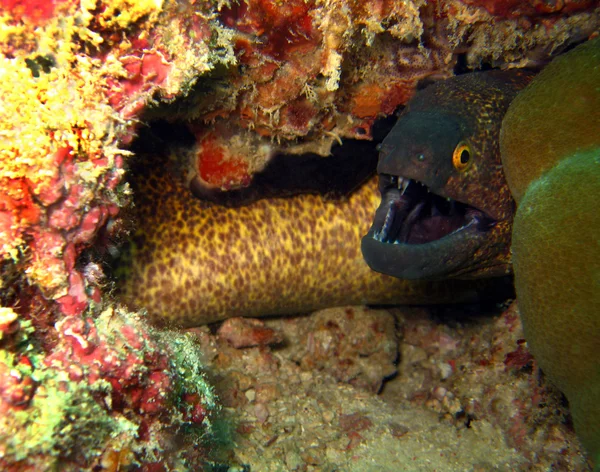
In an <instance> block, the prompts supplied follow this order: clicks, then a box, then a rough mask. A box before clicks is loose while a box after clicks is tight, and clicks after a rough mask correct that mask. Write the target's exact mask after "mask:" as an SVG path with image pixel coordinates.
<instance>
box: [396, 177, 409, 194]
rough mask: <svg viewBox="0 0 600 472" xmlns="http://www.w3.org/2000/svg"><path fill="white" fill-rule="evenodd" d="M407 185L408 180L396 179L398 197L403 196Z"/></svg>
mask: <svg viewBox="0 0 600 472" xmlns="http://www.w3.org/2000/svg"><path fill="white" fill-rule="evenodd" d="M409 183H410V179H400V178H399V179H398V188H399V189H400V190H401V191H400V196H402V195H404V192H406V189H407V188H408V184H409Z"/></svg>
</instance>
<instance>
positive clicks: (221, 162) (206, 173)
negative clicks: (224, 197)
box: [197, 133, 250, 189]
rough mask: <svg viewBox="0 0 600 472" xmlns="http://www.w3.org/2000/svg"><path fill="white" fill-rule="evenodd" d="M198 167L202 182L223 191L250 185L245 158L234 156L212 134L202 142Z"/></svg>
mask: <svg viewBox="0 0 600 472" xmlns="http://www.w3.org/2000/svg"><path fill="white" fill-rule="evenodd" d="M197 167H198V175H199V176H200V177H201V178H202V180H204V181H205V182H206V183H208V184H209V185H214V186H216V187H219V188H222V189H231V188H234V187H239V186H247V185H248V184H249V183H250V174H249V171H248V163H247V162H246V160H245V158H244V157H243V156H237V155H232V154H231V153H230V151H229V150H228V149H227V147H226V146H224V145H222V144H221V143H220V142H219V140H218V138H217V137H216V136H215V135H214V134H212V133H211V134H208V135H206V136H205V137H204V138H203V139H202V141H201V148H200V152H199V154H198V163H197Z"/></svg>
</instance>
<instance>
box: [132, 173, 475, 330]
mask: <svg viewBox="0 0 600 472" xmlns="http://www.w3.org/2000/svg"><path fill="white" fill-rule="evenodd" d="M146 172H147V175H139V176H138V179H137V181H136V182H134V191H135V194H136V202H135V209H134V211H135V218H136V220H137V229H136V232H135V234H134V236H133V238H132V242H131V244H130V245H129V248H128V249H127V250H126V254H125V255H124V257H123V259H122V262H121V266H122V268H124V273H125V276H124V277H123V282H122V284H121V291H122V297H123V299H124V300H125V301H126V302H127V303H129V304H131V305H134V306H137V307H143V308H146V309H147V310H148V313H149V315H150V316H151V317H152V318H153V319H154V320H155V321H157V322H159V323H171V324H175V325H179V326H196V325H201V324H205V323H210V322H214V321H218V320H222V319H226V318H229V317H233V316H263V315H272V314H293V313H300V312H309V311H312V310H316V309H320V308H324V307H328V306H339V305H348V304H400V303H404V304H409V303H446V302H458V301H465V300H474V299H475V298H476V297H477V290H476V288H477V285H476V284H473V283H470V282H465V281H449V282H425V281H405V280H399V279H396V278H394V277H389V276H386V275H382V274H378V273H375V272H373V271H371V270H370V269H369V267H368V266H367V264H366V263H365V262H364V261H363V258H362V255H361V252H360V238H361V236H362V235H363V234H364V232H365V231H366V230H367V229H368V228H369V225H370V223H371V217H372V215H373V213H374V211H375V209H376V208H377V205H378V204H379V196H378V194H377V182H376V179H375V178H372V179H371V180H370V181H369V182H367V183H366V184H364V185H363V186H362V187H360V188H359V189H358V190H357V191H355V192H354V193H352V194H351V195H350V196H348V197H345V198H341V199H337V200H331V199H326V198H324V197H322V196H319V195H312V194H307V195H297V196H293V197H287V198H269V199H262V200H258V201H256V202H254V203H251V204H250V205H247V206H242V207H239V208H227V207H224V206H220V205H216V204H214V203H209V202H206V201H202V200H200V199H197V198H195V197H193V196H192V195H191V194H190V193H189V191H188V189H187V188H185V187H184V185H183V184H182V183H181V182H180V180H179V179H177V178H176V177H174V176H172V175H171V174H170V173H168V172H165V171H163V170H161V169H158V168H157V169H152V168H151V167H150V166H147V168H146Z"/></svg>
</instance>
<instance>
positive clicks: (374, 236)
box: [361, 174, 496, 279]
mask: <svg viewBox="0 0 600 472" xmlns="http://www.w3.org/2000/svg"><path fill="white" fill-rule="evenodd" d="M379 190H380V192H381V204H380V205H379V208H378V209H377V211H376V213H375V218H374V221H373V225H372V226H371V229H370V231H369V233H368V234H367V235H366V236H364V237H363V239H362V245H361V247H362V252H363V256H364V259H365V261H366V262H367V264H368V265H369V266H370V267H371V268H372V269H373V270H375V271H377V272H382V273H384V274H388V275H392V276H394V277H398V278H406V279H421V278H441V277H448V276H460V275H461V274H463V273H465V272H468V270H469V267H470V266H472V264H473V260H474V259H473V258H474V255H475V253H476V252H477V250H478V249H479V248H480V247H481V245H482V244H484V242H485V241H486V239H487V237H488V234H489V230H490V229H491V228H492V227H494V225H495V224H496V221H495V220H494V219H493V218H491V217H489V216H488V215H486V214H485V213H484V212H483V211H482V210H479V209H477V208H475V207H473V206H471V205H468V204H466V203H463V202H459V201H456V200H453V199H451V198H447V197H443V196H441V195H437V194H435V193H433V192H431V191H430V190H429V189H428V188H427V187H426V186H425V185H423V184H422V183H420V182H418V181H416V180H412V179H408V178H403V177H399V176H395V175H390V174H380V175H379Z"/></svg>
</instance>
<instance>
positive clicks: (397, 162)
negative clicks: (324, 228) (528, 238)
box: [362, 71, 533, 279]
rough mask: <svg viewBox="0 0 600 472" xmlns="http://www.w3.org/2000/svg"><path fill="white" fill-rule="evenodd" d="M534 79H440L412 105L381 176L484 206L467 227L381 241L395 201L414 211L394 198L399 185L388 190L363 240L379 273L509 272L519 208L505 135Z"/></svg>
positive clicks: (504, 75) (511, 75)
mask: <svg viewBox="0 0 600 472" xmlns="http://www.w3.org/2000/svg"><path fill="white" fill-rule="evenodd" d="M532 77H533V74H532V73H530V72H526V71H506V72H504V71H490V72H477V73H471V74H465V75H461V76H456V77H453V78H451V79H448V80H444V81H440V82H436V83H435V84H433V85H431V86H429V87H427V88H426V89H424V90H422V91H420V92H418V93H417V94H416V95H415V97H414V98H413V99H412V100H411V101H410V102H409V104H408V106H407V107H406V109H405V110H404V112H403V114H402V115H401V116H400V118H399V119H398V122H397V123H396V125H395V126H394V128H393V129H392V131H391V132H390V133H389V134H388V136H387V137H386V138H385V139H384V141H383V143H382V145H381V152H380V157H379V164H378V172H379V174H380V175H383V176H393V177H394V178H397V177H399V178H401V179H405V180H408V179H410V180H411V181H416V182H419V183H421V184H423V185H424V186H425V187H427V189H428V190H429V192H431V193H433V194H435V195H438V196H441V197H443V198H445V199H451V200H454V201H456V202H460V203H463V204H467V205H468V206H469V207H470V208H472V209H473V210H477V214H478V217H477V218H478V219H477V220H469V219H468V218H465V220H464V221H462V222H460V223H454V225H455V226H456V227H458V226H460V225H463V227H462V228H460V229H456V230H454V231H452V232H451V233H449V234H446V235H444V236H442V237H432V238H431V240H427V241H425V242H424V243H419V244H415V243H413V242H411V241H407V240H405V239H403V238H402V237H400V238H396V237H394V234H397V233H393V234H391V235H390V236H385V237H383V238H382V237H381V234H382V232H381V230H382V227H383V225H384V222H386V221H387V217H386V215H388V214H389V213H388V211H389V209H390V206H393V205H396V209H395V210H394V208H392V210H393V211H394V212H395V213H394V218H397V216H396V215H403V214H404V213H403V212H408V211H409V210H405V208H406V205H407V204H405V203H404V201H403V200H402V199H401V198H400V197H399V196H398V195H396V196H394V192H398V188H397V187H394V186H393V185H392V186H389V187H386V188H383V189H382V193H383V194H382V197H383V199H382V205H381V207H380V208H379V210H378V212H377V215H376V216H375V221H374V224H373V226H372V228H371V230H370V231H369V233H368V234H367V235H366V236H365V237H364V238H363V241H362V245H363V254H364V256H365V259H366V260H367V262H368V263H369V265H370V266H371V267H372V268H373V269H374V270H377V271H380V272H383V273H387V274H390V275H394V276H396V277H400V278H410V279H423V278H448V277H460V278H479V277H489V276H497V275H501V274H506V273H509V272H510V270H511V259H510V235H511V230H512V221H513V217H514V210H515V205H514V201H513V199H512V197H511V194H510V190H509V188H508V185H507V183H506V179H505V177H504V172H503V169H502V165H501V160H500V150H499V146H498V136H499V133H500V125H501V123H502V118H503V116H504V113H505V112H506V109H507V108H508V105H509V104H510V102H511V101H512V100H513V98H514V97H515V96H516V94H517V93H518V92H519V91H520V90H521V89H523V88H524V87H525V86H526V85H527V84H528V83H529V82H530V80H531V79H532ZM465 146H466V147H467V148H468V150H469V157H470V158H469V160H468V163H467V164H466V165H465V166H463V167H457V165H456V162H455V161H454V158H453V155H454V154H455V150H457V149H459V148H463V147H465ZM384 178H385V177H384ZM394 182H395V181H394ZM387 192H389V193H387ZM386 193H387V194H386ZM408 193H409V192H408V191H407V193H406V195H407V196H408ZM402 198H405V197H402ZM415 203H418V202H410V203H408V205H411V206H413V207H414V205H415ZM471 214H473V213H472V212H471ZM400 218H401V217H400ZM407 219H409V218H405V220H407ZM431 221H432V223H431V224H430V226H431V227H434V226H435V225H434V223H433V219H432V220H431ZM469 222H471V223H472V224H468V223H469ZM437 223H440V222H439V221H438V222H435V224H437ZM442 223H443V222H442ZM399 224H400V223H398V225H399ZM402 224H404V223H402ZM452 227H453V228H454V226H452ZM423 232H426V231H425V230H423ZM388 234H389V233H387V232H386V235H388ZM400 234H402V232H401V231H400Z"/></svg>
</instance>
